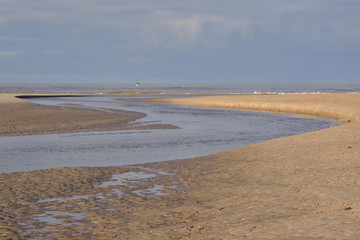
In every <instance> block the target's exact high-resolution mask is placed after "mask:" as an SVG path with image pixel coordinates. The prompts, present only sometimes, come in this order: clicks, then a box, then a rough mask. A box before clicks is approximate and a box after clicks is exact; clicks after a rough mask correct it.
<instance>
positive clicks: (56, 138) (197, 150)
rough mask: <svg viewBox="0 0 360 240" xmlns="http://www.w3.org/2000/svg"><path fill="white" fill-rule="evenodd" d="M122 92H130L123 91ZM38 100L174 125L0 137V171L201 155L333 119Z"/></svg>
mask: <svg viewBox="0 0 360 240" xmlns="http://www.w3.org/2000/svg"><path fill="white" fill-rule="evenodd" d="M128 98H131V96H129V97H128ZM31 101H33V102H35V103H39V104H47V105H56V104H77V105H81V106H89V107H99V108H100V107H101V108H114V109H122V110H131V111H137V112H144V113H146V114H148V116H147V117H146V118H143V119H140V120H138V121H139V122H141V121H156V122H160V123H164V124H172V125H176V126H178V127H180V129H171V130H169V129H167V130H161V129H154V130H131V131H109V132H91V133H71V134H50V135H35V136H16V137H0V172H15V171H25V170H35V169H44V168H54V167H77V166H121V165H128V164H136V163H147V162H156V161H165V160H173V159H183V158H190V157H196V156H201V155H207V154H211V153H215V152H220V151H224V150H229V149H233V148H237V147H241V146H244V145H247V144H252V143H256V142H261V141H265V140H268V139H273V138H279V137H283V136H288V135H294V134H300V133H304V132H309V131H314V130H318V129H323V128H327V127H330V126H333V125H336V124H337V123H336V122H334V121H331V120H325V119H308V118H302V117H298V116H290V115H283V114H282V115H280V114H269V113H258V112H249V111H237V110H227V109H214V108H199V107H189V106H176V105H166V104H153V103H143V102H131V101H126V102H121V101H116V100H114V98H113V97H81V98H79V97H78V98H74V97H73V98H71V97H67V98H44V99H33V100H31Z"/></svg>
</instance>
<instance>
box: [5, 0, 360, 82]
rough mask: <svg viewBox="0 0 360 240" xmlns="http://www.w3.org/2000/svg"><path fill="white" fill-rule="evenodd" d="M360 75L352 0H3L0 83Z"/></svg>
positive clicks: (359, 8) (356, 5) (347, 78)
mask: <svg viewBox="0 0 360 240" xmlns="http://www.w3.org/2000/svg"><path fill="white" fill-rule="evenodd" d="M135 81H140V82H149V83H161V82H166V83H174V84H176V83H219V82H235V83H241V82H291V83H302V82H320V83H324V84H326V83H327V82H342V81H344V82H355V83H358V82H360V1H358V0H296V1H295V0H183V1H178V0H177V1H174V0H61V1H59V0H31V1H29V0H0V83H5V82H7V83H32V82H34V83H35V82H36V83H41V82H43V83H129V82H135Z"/></svg>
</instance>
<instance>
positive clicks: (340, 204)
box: [0, 94, 360, 239]
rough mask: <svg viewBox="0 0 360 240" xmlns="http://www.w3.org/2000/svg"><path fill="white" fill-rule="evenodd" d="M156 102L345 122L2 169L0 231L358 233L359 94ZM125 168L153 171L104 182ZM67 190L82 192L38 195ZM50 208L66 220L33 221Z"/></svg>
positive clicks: (49, 234)
mask: <svg viewBox="0 0 360 240" xmlns="http://www.w3.org/2000/svg"><path fill="white" fill-rule="evenodd" d="M152 101H161V102H169V103H174V104H189V105H197V106H211V107H228V108H239V109H251V110H261V111H275V112H289V113H300V114H311V115H316V116H319V117H332V118H334V119H337V120H339V121H341V122H344V124H343V125H340V126H336V127H332V128H329V129H324V130H320V131H316V132H311V133H305V134H301V135H297V136H290V137H284V138H280V139H274V140H270V141H266V142H262V143H258V144H253V145H248V146H245V147H241V148H238V149H234V150H231V151H226V152H222V153H217V154H212V155H209V156H204V157H199V158H194V159H186V160H176V161H170V162H161V163H151V164H145V165H134V166H129V167H116V168H56V169H48V170H39V171H28V172H19V173H9V174H0V183H1V185H0V186H1V189H0V199H1V200H0V232H1V234H2V235H0V238H1V237H2V238H3V239H7V238H13V239H17V238H18V239H26V238H39V239H89V238H95V239H360V225H359V224H360V122H359V121H358V119H359V117H360V94H318V95H295V94H294V95H249V96H229V95H228V96H212V97H198V98H176V99H162V100H152ZM1 116H2V115H1ZM159 170H161V171H162V172H159ZM164 172H166V173H168V174H164ZM121 173H132V174H135V173H142V174H148V175H146V176H148V178H145V179H142V180H137V181H128V182H127V184H125V185H124V184H123V185H121V184H118V185H112V186H111V185H110V186H107V187H97V185H99V184H101V182H103V181H107V180H108V179H109V178H111V176H112V175H113V174H121ZM150 176H151V177H150ZM149 189H153V192H152V193H153V194H148V192H149ZM156 189H157V190H159V191H155V190H156ZM119 190H120V191H121V192H122V195H121V196H119V195H118V194H119ZM154 193H158V194H154ZM160 193H162V195H161V194H160ZM84 195H86V196H88V197H87V198H86V197H81V196H84ZM65 196H67V197H70V196H79V197H78V198H77V199H76V198H75V199H74V198H69V199H68V201H60V200H57V201H48V202H41V201H40V202H39V201H38V200H39V199H46V198H54V197H65ZM45 210H53V211H55V210H56V211H59V212H67V213H68V216H62V217H61V221H62V223H63V224H62V225H56V224H52V225H51V224H45V223H44V222H41V221H39V219H38V218H36V216H38V215H36V214H39V213H43V212H44V211H45ZM73 213H78V214H79V213H80V214H82V216H83V217H84V218H82V219H81V220H76V219H74V218H71V214H73Z"/></svg>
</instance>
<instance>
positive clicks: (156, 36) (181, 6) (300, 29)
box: [0, 0, 360, 49]
mask: <svg viewBox="0 0 360 240" xmlns="http://www.w3.org/2000/svg"><path fill="white" fill-rule="evenodd" d="M359 8H360V3H359V2H358V1H357V0H348V1H342V0H319V1H313V0H302V1H288V0H257V1H249V0H207V1H204V0H185V1H180V2H174V1H163V0H152V1H148V0H138V1H131V0H123V1H96V0H77V1H73V0H62V1H55V0H52V1H49V0H37V1H28V0H16V1H14V0H2V1H0V16H1V17H0V26H1V25H11V24H17V25H18V26H21V24H25V25H29V24H31V25H33V26H34V28H36V26H38V27H39V28H40V27H41V25H42V24H45V25H53V26H54V27H55V28H56V27H59V26H61V27H62V28H68V29H69V31H71V29H74V28H77V29H83V31H84V32H86V31H88V33H87V34H89V35H91V34H93V35H95V34H96V33H97V32H98V31H106V30H107V31H108V32H107V33H108V34H109V35H111V36H113V37H114V38H118V39H120V40H122V42H127V44H128V46H127V47H132V48H133V49H134V48H141V47H146V48H149V49H152V48H154V47H160V48H163V47H164V46H165V47H168V48H169V47H170V48H177V47H189V46H198V45H199V44H204V45H209V46H214V45H219V44H225V43H226V42H227V40H228V39H229V38H230V37H231V36H234V35H236V36H240V37H241V38H242V39H251V38H252V37H254V33H255V32H256V31H255V30H257V31H259V29H261V31H267V33H269V34H271V32H272V31H276V30H279V29H280V30H281V31H287V32H292V33H294V34H299V35H300V36H303V37H304V38H306V37H307V35H309V34H310V35H311V36H313V38H314V39H316V38H317V39H320V40H321V39H322V38H323V37H324V36H323V34H324V32H322V29H324V28H327V29H329V31H331V32H332V33H333V34H334V35H335V37H336V39H340V38H341V39H348V40H349V39H354V41H357V40H359V39H360V33H359V32H360V30H359V29H360V27H359V24H358V22H360V15H359V14H358V11H357V10H360V9H359ZM338 35H339V36H340V35H341V37H339V36H338ZM119 42H120V41H119ZM130 43H132V44H130ZM122 44H124V43H122ZM134 45H136V46H135V47H134Z"/></svg>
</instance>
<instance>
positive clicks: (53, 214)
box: [33, 211, 85, 229]
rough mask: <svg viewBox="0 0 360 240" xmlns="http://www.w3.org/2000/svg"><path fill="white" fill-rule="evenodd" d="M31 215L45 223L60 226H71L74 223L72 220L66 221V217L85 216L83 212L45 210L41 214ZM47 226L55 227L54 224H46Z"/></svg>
mask: <svg viewBox="0 0 360 240" xmlns="http://www.w3.org/2000/svg"><path fill="white" fill-rule="evenodd" d="M33 217H34V219H35V220H36V221H38V222H42V223H46V225H53V224H56V225H61V226H71V225H74V223H73V222H70V223H66V219H70V220H82V219H83V218H84V217H85V216H84V214H83V213H69V212H61V211H46V212H45V213H42V214H35V215H33ZM64 220H65V221H64ZM47 228H53V229H56V226H47Z"/></svg>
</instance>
